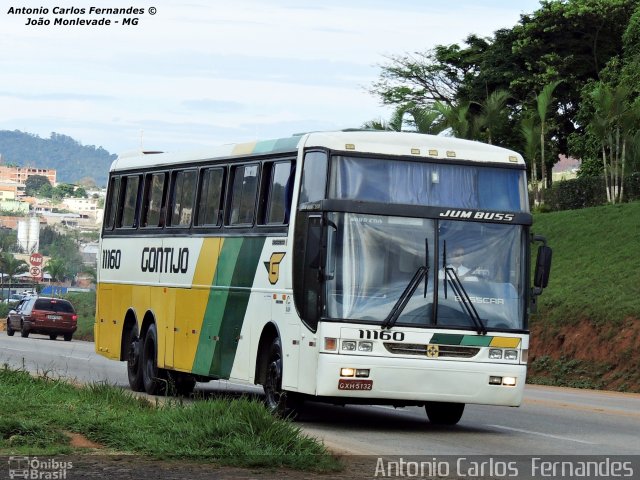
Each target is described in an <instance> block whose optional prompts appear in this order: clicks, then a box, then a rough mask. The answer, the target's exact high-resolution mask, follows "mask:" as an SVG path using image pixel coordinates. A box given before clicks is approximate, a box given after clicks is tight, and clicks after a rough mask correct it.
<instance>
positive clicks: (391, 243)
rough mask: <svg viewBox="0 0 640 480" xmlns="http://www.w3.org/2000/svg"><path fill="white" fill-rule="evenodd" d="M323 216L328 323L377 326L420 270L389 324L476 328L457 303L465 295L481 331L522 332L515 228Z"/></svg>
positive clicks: (518, 240)
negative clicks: (420, 277)
mask: <svg viewBox="0 0 640 480" xmlns="http://www.w3.org/2000/svg"><path fill="white" fill-rule="evenodd" d="M328 217H329V220H330V222H332V224H333V225H334V227H333V233H332V235H331V236H330V246H329V247H330V248H329V249H328V252H329V257H328V258H327V272H329V274H328V275H327V279H326V281H325V289H326V291H325V295H326V297H325V298H326V302H327V304H326V305H327V308H326V316H327V317H328V318H330V319H336V320H353V321H362V322H367V323H374V324H375V323H379V324H382V323H383V322H384V321H385V319H386V318H387V317H388V316H389V314H390V312H391V310H392V309H393V307H394V305H395V304H396V302H397V301H398V299H399V297H400V296H401V295H402V294H403V292H404V291H405V290H406V288H407V285H408V284H409V283H410V282H411V280H412V278H413V277H414V275H415V274H416V271H418V269H420V267H422V266H426V267H428V268H429V273H428V276H427V278H426V279H425V280H424V281H423V283H422V284H421V285H419V286H418V288H416V289H415V290H414V291H413V295H412V296H411V298H410V299H409V301H408V302H407V304H406V306H405V307H404V308H403V309H402V312H401V313H400V315H399V316H398V318H397V321H396V322H395V325H398V326H402V325H406V326H416V327H418V326H421V327H433V326H440V327H445V328H469V329H472V328H475V325H476V324H475V323H474V320H473V318H472V317H471V316H470V315H469V314H468V313H467V310H465V307H464V300H463V299H462V298H461V297H462V295H467V296H468V298H469V301H470V302H471V304H473V306H474V307H475V309H476V311H477V312H478V316H479V318H480V319H481V321H482V324H483V325H484V326H485V327H486V328H488V329H499V330H502V329H504V330H512V329H516V330H519V329H523V328H524V325H523V322H524V308H523V305H524V303H523V302H524V284H523V280H524V267H523V265H522V264H521V263H522V262H521V258H522V257H523V248H524V242H523V235H522V227H520V226H515V225H502V224H485V223H474V222H460V221H440V222H437V223H436V221H435V220H431V219H426V218H407V217H389V216H380V215H362V214H354V213H330V214H328ZM436 225H437V228H438V231H437V232H436ZM436 239H437V240H436ZM436 247H437V248H436ZM445 251H446V253H445ZM445 262H446V266H447V267H448V268H447V270H448V271H449V272H450V273H449V275H447V273H446V272H445V268H444V266H445ZM453 272H455V275H454V273H453ZM452 276H454V277H455V278H457V279H458V280H459V284H461V285H462V289H463V291H462V292H460V291H456V290H455V289H454V287H453V285H452V284H451V281H450V280H449V279H450V278H451V277H452ZM434 289H437V295H434Z"/></svg>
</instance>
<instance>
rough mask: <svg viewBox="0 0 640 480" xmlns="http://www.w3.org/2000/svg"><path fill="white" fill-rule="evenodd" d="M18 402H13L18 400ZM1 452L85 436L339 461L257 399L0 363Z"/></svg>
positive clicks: (46, 451)
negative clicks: (131, 388) (175, 393)
mask: <svg viewBox="0 0 640 480" xmlns="http://www.w3.org/2000/svg"><path fill="white" fill-rule="evenodd" d="M18 398H19V399H20V408H15V407H16V405H15V402H16V399H18ZM0 411H1V412H3V414H2V416H1V417H0V455H36V454H37V455H57V454H70V453H73V452H76V453H77V449H76V448H75V447H73V446H72V444H71V442H70V440H71V437H72V436H74V435H78V434H79V435H81V436H82V437H84V438H86V439H87V440H89V441H91V442H93V444H95V445H94V446H95V447H96V448H98V449H100V452H101V453H107V454H108V453H109V452H110V451H113V452H120V453H122V452H128V453H134V454H140V455H146V456H149V457H152V458H158V459H193V460H196V459H197V460H199V461H210V462H215V463H216V464H219V465H233V466H236V467H245V468H246V467H266V468H292V469H297V470H305V471H314V472H335V471H338V470H340V469H341V468H342V467H341V464H340V463H339V462H338V460H337V459H336V458H334V457H333V456H331V455H330V454H329V453H328V451H327V450H326V448H325V447H324V446H323V445H322V444H321V443H320V442H319V441H318V440H315V439H313V438H311V437H308V436H306V435H304V434H303V433H302V432H301V430H300V428H299V427H297V426H295V425H294V424H292V423H291V422H290V421H287V420H281V419H278V418H275V417H273V416H272V415H271V414H270V413H269V412H268V411H267V409H266V408H265V407H264V406H263V404H262V403H260V402H259V401H257V400H251V399H245V398H240V399H215V400H195V401H182V400H166V401H165V402H158V401H155V403H152V402H150V401H149V400H148V399H147V398H143V397H138V396H134V395H133V394H132V393H130V392H128V391H125V390H122V389H119V388H116V387H111V386H107V385H103V384H96V385H90V386H84V387H77V386H74V385H71V384H69V383H66V382H64V381H62V380H56V379H51V378H46V377H39V378H35V377H32V376H31V375H29V374H28V373H26V372H23V371H15V370H10V369H8V368H7V367H6V366H5V367H4V368H0Z"/></svg>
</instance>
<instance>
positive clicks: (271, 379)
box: [263, 337, 297, 418]
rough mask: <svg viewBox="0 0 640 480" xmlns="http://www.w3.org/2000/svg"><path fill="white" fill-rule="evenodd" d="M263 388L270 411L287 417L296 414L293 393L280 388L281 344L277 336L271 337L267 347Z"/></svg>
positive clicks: (292, 416)
mask: <svg viewBox="0 0 640 480" xmlns="http://www.w3.org/2000/svg"><path fill="white" fill-rule="evenodd" d="M263 388H264V395H265V403H266V405H267V408H268V409H269V411H270V412H271V413H273V414H274V415H278V416H279V417H289V418H294V417H295V416H296V415H297V408H296V407H297V402H296V399H295V398H294V397H295V395H294V394H293V393H291V392H286V391H284V390H282V344H281V342H280V338H278V337H276V338H274V339H273V342H272V343H271V347H270V348H269V355H268V356H267V372H266V375H265V381H264V385H263Z"/></svg>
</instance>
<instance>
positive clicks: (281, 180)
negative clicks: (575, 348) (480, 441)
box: [95, 131, 551, 424]
mask: <svg viewBox="0 0 640 480" xmlns="http://www.w3.org/2000/svg"><path fill="white" fill-rule="evenodd" d="M105 208H106V210H105V218H104V226H103V231H102V240H101V252H100V255H101V256H100V259H99V272H98V289H97V313H96V323H95V339H96V351H97V352H98V353H100V354H102V355H104V356H106V357H108V358H112V359H115V360H120V361H127V370H128V375H129V382H130V385H131V388H132V389H133V390H136V391H143V390H144V391H146V392H147V393H150V394H159V393H163V392H165V391H166V389H167V386H171V387H172V389H173V390H174V391H176V392H178V393H188V392H190V391H192V390H193V388H194V385H195V382H197V381H198V382H199V381H207V380H211V379H233V380H240V381H244V382H248V383H252V384H258V385H262V386H263V388H264V391H265V398H266V402H267V405H268V406H269V407H270V408H271V409H272V410H274V411H276V412H279V413H287V412H288V411H289V410H293V409H295V408H296V406H298V405H299V404H300V402H301V401H304V400H305V399H314V400H318V401H327V402H332V403H338V404H352V403H360V404H390V405H396V406H402V405H424V406H425V408H426V412H427V414H428V417H429V419H430V420H431V421H432V422H434V423H442V424H454V423H457V422H458V420H459V419H460V417H461V415H462V412H463V410H464V405H465V404H489V405H506V406H517V405H519V404H520V402H521V399H522V395H523V389H524V384H525V376H526V364H527V353H528V348H529V334H528V324H527V318H528V313H529V311H530V309H531V308H532V307H533V306H535V298H536V296H537V295H538V294H540V293H541V292H542V288H544V287H545V286H546V283H547V281H548V274H549V269H550V259H551V250H550V249H549V247H547V246H546V243H545V244H544V245H541V246H539V248H538V260H537V265H536V269H535V270H536V271H535V274H534V275H531V273H530V265H529V257H530V245H531V243H532V241H534V240H540V241H542V242H543V243H544V239H542V238H541V237H533V236H532V233H531V232H530V226H531V223H532V217H531V214H530V213H529V208H528V196H527V181H526V169H525V164H524V161H523V159H522V157H521V156H520V155H518V154H517V153H515V152H512V151H509V150H505V149H502V148H498V147H494V146H490V145H485V144H481V143H477V142H471V141H466V140H459V139H453V138H446V137H437V136H429V135H422V134H416V133H397V132H372V131H342V132H327V133H310V134H305V135H300V136H294V137H291V138H285V139H278V140H272V141H264V142H257V143H249V144H236V145H227V146H222V147H219V148H213V149H211V150H208V151H201V152H195V153H190V154H168V153H140V154H136V155H131V156H121V157H120V158H118V159H117V160H116V161H115V162H114V163H113V165H112V167H111V171H110V177H109V189H108V195H107V201H106V207H105ZM530 276H533V277H534V282H533V285H531V284H530V280H529V279H530Z"/></svg>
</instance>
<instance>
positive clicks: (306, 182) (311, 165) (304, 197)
mask: <svg viewBox="0 0 640 480" xmlns="http://www.w3.org/2000/svg"><path fill="white" fill-rule="evenodd" d="M327 161H328V160H327V154H326V153H325V152H307V154H306V155H305V156H304V167H303V170H302V182H301V187H300V199H299V201H298V203H299V204H301V205H302V204H303V203H307V202H317V201H318V200H322V199H323V198H325V190H326V186H327Z"/></svg>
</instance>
